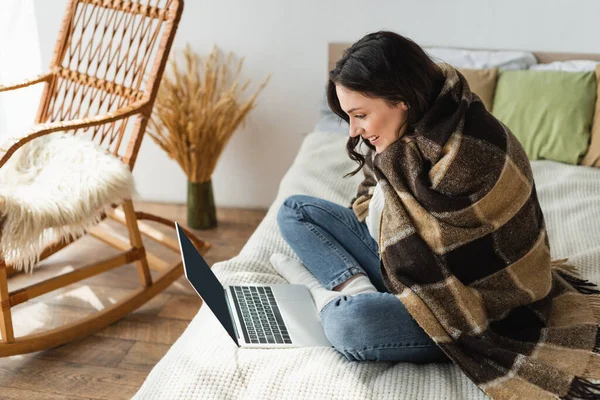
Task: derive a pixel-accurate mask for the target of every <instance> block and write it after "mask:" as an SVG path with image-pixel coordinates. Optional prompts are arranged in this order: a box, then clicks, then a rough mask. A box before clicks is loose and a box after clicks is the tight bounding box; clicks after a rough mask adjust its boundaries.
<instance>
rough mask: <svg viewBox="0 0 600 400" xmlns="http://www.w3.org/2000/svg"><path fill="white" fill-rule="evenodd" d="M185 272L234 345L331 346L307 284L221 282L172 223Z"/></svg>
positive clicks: (185, 236)
mask: <svg viewBox="0 0 600 400" xmlns="http://www.w3.org/2000/svg"><path fill="white" fill-rule="evenodd" d="M175 227H176V228H177V229H176V230H177V238H178V239H179V248H180V250H181V257H182V260H183V270H184V272H185V277H186V278H187V280H188V281H189V282H190V284H191V285H192V286H193V287H194V290H195V291H196V293H198V295H199V296H200V297H201V298H202V300H203V301H204V303H206V305H208V307H209V308H210V310H211V311H212V312H213V314H214V315H215V316H216V317H217V319H218V320H219V322H220V323H221V325H222V326H223V328H225V331H227V333H228V334H229V336H230V337H231V339H233V341H234V342H235V344H236V345H237V346H238V347H253V348H281V347H311V346H326V347H333V345H332V344H331V342H329V340H328V339H327V337H326V336H325V332H324V331H323V327H322V325H321V322H320V319H319V313H318V312H317V308H316V306H315V303H314V301H313V299H312V296H311V294H310V292H309V290H308V288H307V287H306V286H305V285H294V284H272V285H232V286H225V287H223V285H221V283H220V282H219V280H218V279H217V277H216V276H215V274H214V273H213V272H212V270H211V269H210V267H209V266H208V264H207V263H206V261H205V260H204V258H203V257H202V255H201V254H200V253H199V252H198V250H196V248H195V247H194V245H193V244H192V242H191V241H190V239H189V238H188V237H187V235H186V234H185V232H184V231H183V230H182V229H181V227H180V226H179V224H178V223H177V222H175Z"/></svg>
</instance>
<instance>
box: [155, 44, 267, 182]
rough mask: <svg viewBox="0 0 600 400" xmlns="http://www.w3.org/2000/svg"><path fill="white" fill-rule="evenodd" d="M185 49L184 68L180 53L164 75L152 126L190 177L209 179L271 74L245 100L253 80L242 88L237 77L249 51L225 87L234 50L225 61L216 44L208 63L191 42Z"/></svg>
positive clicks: (195, 180)
mask: <svg viewBox="0 0 600 400" xmlns="http://www.w3.org/2000/svg"><path fill="white" fill-rule="evenodd" d="M182 53H183V56H184V59H185V68H184V69H182V70H180V69H179V67H178V64H177V61H176V59H175V57H171V59H170V60H169V66H170V67H171V70H170V74H168V73H165V74H164V75H163V80H162V82H161V85H160V88H159V91H158V95H157V98H156V103H155V105H154V111H153V114H152V117H151V119H150V121H149V127H148V128H149V129H148V130H147V132H148V134H149V135H150V137H151V138H152V139H153V140H154V141H155V142H156V143H157V144H158V145H159V146H160V147H161V148H162V149H163V150H164V151H165V152H167V154H168V155H169V157H170V158H172V159H174V160H175V161H177V163H178V164H179V165H180V166H181V168H182V169H183V171H184V172H185V174H186V175H187V177H188V181H190V182H207V181H209V180H210V178H211V176H212V173H213V171H214V169H215V166H216V164H217V161H218V159H219V156H220V155H221V153H222V152H223V149H224V148H225V145H226V144H227V142H228V141H229V139H230V138H231V136H232V134H233V132H235V130H236V129H237V127H238V126H239V124H240V123H243V122H244V120H245V117H246V116H247V115H248V113H249V112H250V110H252V109H253V108H254V107H255V100H256V98H257V96H258V94H259V93H260V92H261V91H262V90H263V89H264V87H265V86H266V84H267V82H268V81H269V79H270V78H271V75H270V74H269V76H267V78H266V79H265V81H264V82H263V83H262V84H261V85H260V87H259V89H258V90H257V91H256V93H254V95H252V97H250V99H249V100H248V101H247V102H245V103H243V104H241V102H240V101H239V99H238V96H239V95H240V94H241V93H242V92H243V91H244V90H246V88H247V87H248V85H249V83H250V80H248V81H247V82H246V83H245V84H244V85H243V86H242V87H241V88H239V83H238V77H239V75H240V72H241V69H242V65H243V63H244V59H245V57H242V58H241V59H240V61H239V63H238V66H237V70H236V73H235V76H234V77H233V83H232V84H231V86H230V87H229V88H226V85H227V83H228V81H229V80H230V78H229V69H228V66H229V64H230V62H231V56H232V54H231V52H230V53H229V54H228V56H227V61H226V63H225V64H220V63H219V53H218V49H217V46H216V45H215V46H214V47H213V51H212V53H211V54H210V55H209V57H208V59H207V60H206V62H205V63H204V64H203V65H202V64H201V59H200V57H199V56H198V55H197V54H196V53H194V52H193V51H192V50H191V48H190V46H189V44H188V45H186V47H185V49H184V50H183V52H182ZM201 67H204V73H202V71H201Z"/></svg>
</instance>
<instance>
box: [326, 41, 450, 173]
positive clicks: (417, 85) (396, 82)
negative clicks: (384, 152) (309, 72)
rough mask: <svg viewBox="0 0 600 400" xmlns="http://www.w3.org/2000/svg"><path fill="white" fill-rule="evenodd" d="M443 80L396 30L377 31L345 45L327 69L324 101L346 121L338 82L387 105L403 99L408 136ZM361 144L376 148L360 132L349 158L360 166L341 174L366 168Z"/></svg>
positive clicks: (349, 144)
mask: <svg viewBox="0 0 600 400" xmlns="http://www.w3.org/2000/svg"><path fill="white" fill-rule="evenodd" d="M443 83H444V75H443V73H442V71H441V70H440V69H439V67H438V66H437V65H436V63H435V62H434V61H433V60H432V59H431V58H430V57H429V56H428V55H427V53H425V51H424V50H423V49H422V48H421V47H420V46H419V45H417V44H416V43H415V42H413V41H412V40H410V39H408V38H406V37H404V36H401V35H399V34H397V33H395V32H390V31H378V32H373V33H369V34H368V35H366V36H364V37H363V38H362V39H360V40H359V41H357V42H356V43H354V44H353V45H352V46H350V47H349V48H347V49H346V50H345V51H344V54H343V56H342V58H341V59H340V60H339V61H338V62H337V63H336V64H335V67H334V68H333V70H331V71H330V72H329V81H328V82H327V89H326V90H327V103H328V105H329V108H330V109H331V111H332V112H333V113H335V114H336V115H338V116H339V117H340V118H342V119H343V120H345V121H346V122H348V123H350V118H349V116H348V115H347V114H346V113H345V112H344V110H342V107H341V106H340V101H339V99H338V97H337V93H336V88H335V85H336V84H339V85H342V86H344V87H346V88H348V89H350V90H353V91H356V92H359V93H361V94H362V95H363V96H366V97H370V98H380V99H383V100H384V101H385V102H386V103H387V104H388V105H390V106H395V105H397V104H398V103H400V102H405V103H406V104H407V105H408V107H409V108H408V111H407V113H408V117H407V118H408V119H407V128H406V134H411V133H412V132H413V130H414V126H415V124H416V123H417V121H419V120H420V119H421V117H422V116H423V114H424V113H425V111H427V109H428V108H429V106H430V105H431V103H432V102H433V101H434V100H435V99H436V98H437V95H438V94H439V92H440V90H441V87H442V85H443ZM359 142H364V143H365V144H366V145H367V147H370V148H371V149H373V150H375V146H373V145H372V144H371V143H369V141H368V140H365V139H363V138H362V137H361V136H356V137H351V138H350V139H348V142H347V143H346V151H347V152H348V156H349V157H350V158H351V159H352V160H354V161H356V162H357V163H358V164H359V166H358V168H357V169H355V170H354V171H352V172H349V173H348V174H346V175H344V178H345V177H347V176H349V175H355V174H357V173H358V172H359V171H360V170H361V169H362V167H363V166H364V163H365V157H364V156H363V155H362V154H361V153H359V152H357V151H355V149H356V147H357V145H358V144H359Z"/></svg>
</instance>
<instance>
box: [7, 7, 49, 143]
mask: <svg viewBox="0 0 600 400" xmlns="http://www.w3.org/2000/svg"><path fill="white" fill-rule="evenodd" d="M25 49H27V50H25ZM41 62H42V61H41V55H40V51H39V42H38V32H37V26H36V16H35V13H34V8H33V0H2V1H0V84H5V85H6V84H10V83H17V82H21V81H23V80H25V79H27V78H30V77H32V76H34V75H37V74H39V73H40V72H41V68H42V66H41ZM41 94H42V86H41V85H36V86H30V87H28V88H23V89H20V90H17V91H10V92H3V93H1V94H0V140H2V139H6V138H8V137H12V136H17V135H20V134H22V132H24V131H26V130H27V128H29V127H31V125H32V123H33V121H34V119H35V114H36V111H37V105H38V102H39V98H40V96H41Z"/></svg>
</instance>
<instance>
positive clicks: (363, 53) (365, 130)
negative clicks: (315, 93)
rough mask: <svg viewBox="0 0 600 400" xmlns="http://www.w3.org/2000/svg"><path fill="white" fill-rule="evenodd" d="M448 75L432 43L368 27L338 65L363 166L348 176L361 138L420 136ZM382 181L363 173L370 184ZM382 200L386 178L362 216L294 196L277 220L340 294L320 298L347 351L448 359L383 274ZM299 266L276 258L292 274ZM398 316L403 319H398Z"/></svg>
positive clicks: (338, 98)
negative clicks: (427, 47) (429, 50)
mask: <svg viewBox="0 0 600 400" xmlns="http://www.w3.org/2000/svg"><path fill="white" fill-rule="evenodd" d="M443 82H444V76H443V75H442V73H441V71H440V70H439V68H438V67H437V65H436V64H435V63H434V62H433V61H432V60H431V59H430V58H429V57H428V56H427V54H426V53H425V52H424V51H423V49H422V48H421V47H419V46H418V45H417V44H415V43H414V42H412V41H411V40H410V39H407V38H404V37H402V36H400V35H398V34H396V33H393V32H377V33H372V34H368V35H366V36H365V37H363V38H362V39H360V40H359V41H358V42H356V43H354V44H353V45H352V46H351V47H350V48H349V49H348V50H346V52H345V53H344V55H343V57H342V58H341V59H340V60H339V61H338V62H337V64H336V66H335V68H334V69H333V70H332V71H331V72H330V75H329V82H328V84H327V100H328V103H329V107H330V108H331V110H332V111H333V112H334V113H336V114H337V115H338V116H340V117H341V118H343V119H344V120H346V121H347V122H348V123H349V126H350V129H349V135H350V138H349V140H348V143H347V145H346V148H347V152H348V154H349V156H350V158H351V159H352V160H355V161H357V162H358V163H359V167H358V168H357V169H356V170H355V171H353V172H351V173H350V174H348V175H355V174H356V173H358V172H359V171H360V170H361V168H362V167H363V165H364V163H365V158H364V157H363V156H362V155H361V154H359V153H358V152H356V150H355V149H356V147H357V145H358V144H359V143H364V144H365V145H366V146H367V147H368V148H370V149H372V150H374V151H376V152H377V153H382V152H384V151H385V150H386V148H387V147H388V146H390V145H391V144H392V143H394V142H395V141H397V140H399V139H400V138H402V137H405V136H409V135H411V133H412V129H413V127H414V124H415V123H416V122H417V121H418V120H419V119H420V117H421V116H422V115H423V114H424V113H425V111H426V110H427V109H428V107H429V106H430V104H431V103H432V102H433V101H434V100H435V98H436V96H437V94H438V93H439V91H440V89H441V85H442V84H443ZM346 176H347V175H346ZM374 183H375V182H368V181H363V182H362V183H361V187H369V186H371V187H372V186H373V184H374ZM382 208H383V196H382V195H381V190H380V187H379V185H377V186H375V191H374V193H373V199H372V201H371V203H370V206H369V211H368V214H367V217H366V219H364V220H363V221H362V222H359V220H358V219H357V217H356V214H355V213H354V211H353V210H352V208H351V206H350V207H344V206H341V205H339V204H336V203H333V202H330V201H327V200H324V199H320V198H316V197H312V196H307V195H293V196H290V197H289V198H287V199H286V200H285V202H284V203H283V205H282V207H281V209H280V211H279V213H278V216H277V221H278V224H279V228H280V231H281V234H282V236H283V237H284V239H285V240H286V241H287V243H288V244H289V245H290V246H291V247H292V249H293V250H294V252H295V253H296V255H297V256H298V257H299V258H300V260H301V261H302V264H304V265H305V266H306V267H307V268H308V269H309V270H310V272H312V274H313V275H314V276H315V277H316V278H317V279H318V281H319V282H320V284H321V285H323V286H324V287H325V288H327V289H330V290H332V291H333V292H334V293H332V292H330V294H329V295H327V294H324V297H325V298H324V299H323V300H321V301H319V299H315V301H316V303H317V308H320V316H321V322H322V324H323V327H324V329H325V333H326V335H327V337H328V338H329V340H330V341H331V342H332V344H333V345H334V346H335V348H336V349H337V350H338V351H339V352H341V353H342V354H343V355H344V356H345V357H346V358H347V359H349V360H379V361H407V362H414V363H427V362H439V361H447V360H448V358H447V357H446V355H445V354H444V352H443V351H442V350H441V349H440V348H439V347H438V346H437V345H436V344H435V343H434V341H433V340H432V339H431V338H430V337H429V336H428V335H427V334H426V333H425V332H424V331H423V329H422V328H421V327H420V326H419V325H418V324H417V323H416V321H415V320H414V319H413V318H412V317H411V315H410V314H409V313H408V311H407V310H406V308H405V307H404V306H403V305H402V303H401V302H400V301H399V300H398V299H397V298H396V297H395V296H394V295H393V294H391V293H390V292H389V290H388V289H387V288H386V286H385V284H384V282H383V280H382V276H381V272H380V255H379V252H378V240H377V238H378V234H379V216H380V213H381V210H382ZM292 264H293V263H291V262H290V261H289V260H288V264H287V265H285V261H284V260H278V261H277V262H273V265H274V266H275V267H276V269H278V270H279V271H280V273H281V274H282V275H284V276H286V275H285V274H286V273H287V274H289V273H290V269H291V268H292ZM278 266H279V268H278ZM369 280H370V282H369ZM371 282H372V284H371ZM373 286H374V287H373ZM340 292H341V293H340ZM313 293H314V292H313ZM342 294H344V296H341V297H340V295H342ZM350 294H353V295H350ZM313 296H314V294H313ZM334 299H337V300H336V301H331V300H334ZM323 303H325V304H323ZM392 319H393V320H395V321H399V322H397V323H396V322H395V323H394V324H390V323H389V321H390V320H392Z"/></svg>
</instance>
